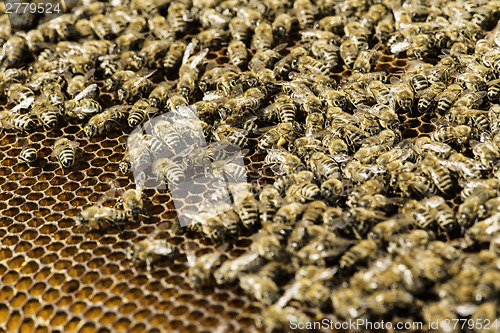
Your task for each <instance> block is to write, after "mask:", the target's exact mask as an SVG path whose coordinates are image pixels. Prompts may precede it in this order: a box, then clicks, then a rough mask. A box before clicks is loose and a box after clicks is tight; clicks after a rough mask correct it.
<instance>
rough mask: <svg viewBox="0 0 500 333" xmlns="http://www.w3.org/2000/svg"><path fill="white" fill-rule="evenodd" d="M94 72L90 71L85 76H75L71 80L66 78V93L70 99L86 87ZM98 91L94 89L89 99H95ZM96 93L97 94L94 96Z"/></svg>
mask: <svg viewBox="0 0 500 333" xmlns="http://www.w3.org/2000/svg"><path fill="white" fill-rule="evenodd" d="M94 72H95V70H91V71H89V72H88V73H86V74H85V75H75V76H73V77H72V78H70V77H69V76H67V78H66V81H67V82H68V87H67V88H66V92H67V93H68V95H69V96H70V97H71V98H75V97H76V96H77V95H78V94H79V93H81V92H82V91H83V90H84V89H85V88H86V86H87V83H88V82H89V80H90V79H91V77H93V75H94ZM99 92H100V91H99V90H98V89H95V91H93V94H92V95H91V96H89V97H90V98H93V99H96V98H97V97H98V95H99ZM96 93H97V94H96Z"/></svg>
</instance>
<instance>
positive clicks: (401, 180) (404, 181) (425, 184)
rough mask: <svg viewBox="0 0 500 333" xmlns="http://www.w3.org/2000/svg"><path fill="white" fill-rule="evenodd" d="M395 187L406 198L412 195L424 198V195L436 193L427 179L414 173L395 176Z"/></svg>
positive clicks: (432, 184) (402, 173)
mask: <svg viewBox="0 0 500 333" xmlns="http://www.w3.org/2000/svg"><path fill="white" fill-rule="evenodd" d="M396 186H397V188H398V189H399V190H400V191H401V192H402V193H403V194H404V195H405V196H408V197H410V196H411V195H413V194H415V195H417V196H419V197H425V196H426V195H429V194H434V193H436V188H435V185H434V183H433V182H431V181H429V179H427V177H425V176H422V175H420V174H418V173H415V172H401V173H399V174H398V175H397V180H396Z"/></svg>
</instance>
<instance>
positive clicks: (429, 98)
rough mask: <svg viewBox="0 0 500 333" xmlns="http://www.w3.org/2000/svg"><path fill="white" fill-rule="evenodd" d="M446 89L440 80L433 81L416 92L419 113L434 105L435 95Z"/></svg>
mask: <svg viewBox="0 0 500 333" xmlns="http://www.w3.org/2000/svg"><path fill="white" fill-rule="evenodd" d="M445 89H446V85H445V84H444V83H442V82H435V83H433V84H431V85H430V86H429V87H428V88H426V89H424V90H422V91H420V93H419V94H417V97H418V98H419V101H418V104H417V109H418V111H419V112H421V113H427V112H429V111H430V110H431V107H432V106H433V105H434V103H435V100H436V97H437V96H438V95H440V94H441V93H442V92H443V91H444V90H445Z"/></svg>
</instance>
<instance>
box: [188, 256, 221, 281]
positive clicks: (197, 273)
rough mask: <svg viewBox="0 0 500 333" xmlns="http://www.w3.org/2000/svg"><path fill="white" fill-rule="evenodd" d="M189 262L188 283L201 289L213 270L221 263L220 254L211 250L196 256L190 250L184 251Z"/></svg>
mask: <svg viewBox="0 0 500 333" xmlns="http://www.w3.org/2000/svg"><path fill="white" fill-rule="evenodd" d="M186 257H187V259H188V263H189V266H190V267H189V270H188V277H189V285H190V286H191V287H192V288H194V289H201V287H203V286H204V285H206V284H207V282H208V281H209V279H210V278H211V277H212V274H213V272H214V271H215V270H216V269H217V268H219V267H220V265H221V254H220V253H219V252H212V253H207V254H204V255H202V256H200V257H198V258H196V257H195V256H194V254H193V253H191V252H186Z"/></svg>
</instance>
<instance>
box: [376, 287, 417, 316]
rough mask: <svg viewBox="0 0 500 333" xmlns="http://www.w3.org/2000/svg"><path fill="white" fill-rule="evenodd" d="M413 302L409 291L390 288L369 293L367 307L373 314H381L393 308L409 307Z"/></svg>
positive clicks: (385, 313)
mask: <svg viewBox="0 0 500 333" xmlns="http://www.w3.org/2000/svg"><path fill="white" fill-rule="evenodd" d="M414 302H415V300H414V297H413V295H412V294H411V293H409V292H407V291H405V290H400V289H390V290H384V291H377V292H375V293H373V294H372V295H370V297H369V298H368V300H367V307H368V308H369V309H370V312H371V313H372V314H373V315H375V316H383V315H387V314H388V313H390V312H391V311H394V310H395V308H399V309H407V308H411V307H412V306H414V304H415V303H414Z"/></svg>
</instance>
